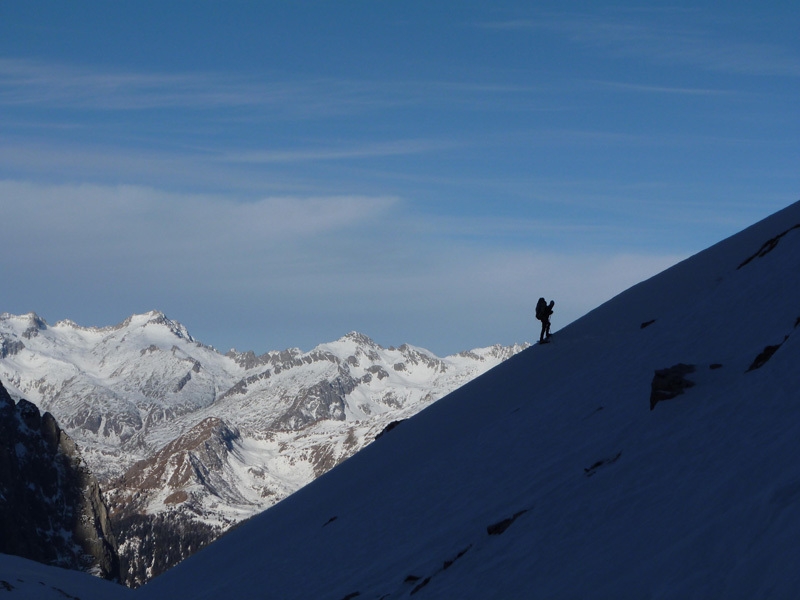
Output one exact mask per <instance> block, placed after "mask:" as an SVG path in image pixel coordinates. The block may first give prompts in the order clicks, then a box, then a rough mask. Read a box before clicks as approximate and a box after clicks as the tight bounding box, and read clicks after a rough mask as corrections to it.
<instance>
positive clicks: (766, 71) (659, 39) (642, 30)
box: [479, 13, 800, 77]
mask: <svg viewBox="0 0 800 600" xmlns="http://www.w3.org/2000/svg"><path fill="white" fill-rule="evenodd" d="M650 16H652V15H650ZM635 17H636V18H634V17H631V16H630V14H628V15H624V16H617V17H613V16H611V15H610V14H609V15H608V16H605V17H603V16H599V15H592V16H584V15H581V14H552V13H550V14H544V15H541V16H539V17H537V18H527V19H509V20H504V21H494V22H485V23H481V24H479V26H480V27H483V28H485V29H490V30H496V31H506V32H507V31H522V32H524V31H548V32H551V33H556V34H558V35H561V36H563V37H565V38H566V39H568V40H569V41H571V42H572V43H575V44H580V45H584V46H589V47H592V48H596V49H600V50H602V51H605V52H607V53H609V54H611V55H615V56H620V57H626V58H645V59H648V60H650V61H652V62H656V63H659V64H675V63H679V64H683V65H690V66H694V67H697V68H701V69H705V70H708V71H718V72H724V73H733V74H747V75H777V76H786V77H798V76H800V56H798V55H797V53H796V48H787V47H784V46H780V45H778V44H776V43H771V42H745V41H736V40H733V39H730V38H729V37H722V36H720V35H719V34H718V33H717V32H715V31H713V30H712V29H711V28H710V27H706V28H702V26H701V25H699V24H696V22H694V21H693V22H692V25H691V26H670V25H667V24H664V22H663V21H660V22H657V23H653V21H652V20H651V21H647V20H645V19H643V18H642V15H641V14H639V15H635Z"/></svg>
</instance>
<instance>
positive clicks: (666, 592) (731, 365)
mask: <svg viewBox="0 0 800 600" xmlns="http://www.w3.org/2000/svg"><path fill="white" fill-rule="evenodd" d="M759 253H761V254H762V255H761V256H759V255H758V254H759ZM748 259H750V260H749V261H748ZM798 273H800V203H798V204H795V205H792V206H790V207H788V208H787V209H785V210H784V211H781V212H780V213H777V214H776V215H774V216H772V217H770V218H768V219H766V220H765V221H763V222H760V223H758V224H756V225H755V226H753V227H751V228H749V229H747V230H745V231H744V232H742V233H741V234H739V235H737V236H734V237H732V238H730V239H728V240H725V241H724V242H721V243H720V244H718V245H716V246H714V247H712V248H710V249H709V250H707V251H705V252H702V253H700V254H699V255H697V256H695V257H693V258H690V259H688V260H687V261H684V262H683V263H681V264H679V265H676V266H675V267H673V268H671V269H669V270H667V271H666V272H664V273H662V274H661V275H658V276H656V277H654V278H652V279H650V280H648V281H646V282H643V283H641V284H639V285H637V286H635V287H633V288H631V289H630V290H628V291H626V292H625V293H623V294H621V295H620V296H618V297H616V298H614V299H612V300H611V301H610V302H608V303H606V304H605V305H603V306H601V307H599V308H598V309H596V310H595V311H593V312H591V313H590V314H588V315H586V316H585V317H584V318H582V319H580V320H579V321H577V322H575V323H573V324H572V325H571V326H569V327H567V328H565V329H564V330H562V331H559V332H557V334H556V336H555V337H554V341H553V343H552V344H549V345H545V346H535V347H532V348H530V349H528V350H526V351H524V352H522V353H520V354H518V355H516V356H515V357H513V358H511V359H509V360H508V361H506V362H504V363H503V364H501V365H499V366H498V367H496V368H494V369H493V370H492V371H490V372H489V373H487V374H485V375H483V376H481V377H479V378H478V379H476V380H474V381H472V382H470V383H469V384H467V385H466V386H464V387H462V388H460V389H458V390H457V391H455V392H453V393H452V394H450V395H449V396H447V397H446V398H444V399H442V400H440V401H439V402H437V403H435V404H433V405H432V406H430V407H429V408H427V409H426V410H424V411H423V412H421V413H420V414H418V415H416V416H415V417H413V418H412V419H410V420H408V421H407V422H405V423H402V424H401V425H400V426H398V427H396V428H395V429H394V430H392V431H390V432H389V433H387V434H386V435H385V436H383V437H382V438H381V439H379V440H377V441H376V442H375V443H374V444H372V445H370V446H368V447H367V448H365V449H364V450H363V451H361V452H360V453H358V454H357V455H356V456H354V457H353V458H351V459H349V460H347V461H346V462H344V463H343V464H341V465H339V466H338V467H337V468H335V469H333V470H332V471H330V472H329V473H327V474H326V475H325V476H323V477H321V478H319V479H317V480H316V481H315V482H313V483H312V484H310V485H308V486H306V487H305V488H303V489H301V490H300V491H298V492H297V493H295V494H294V495H292V496H291V497H289V498H288V499H287V500H285V501H283V502H281V503H279V504H278V505H276V506H275V507H273V508H271V509H270V510H268V511H266V512H265V513H263V514H261V515H259V516H258V517H255V518H254V519H252V520H251V521H250V522H248V523H247V524H245V525H244V526H242V527H239V528H237V529H235V530H233V531H231V532H230V533H228V534H227V535H226V536H225V537H223V538H222V539H221V540H219V541H217V542H215V543H214V544H212V545H211V546H210V547H208V548H207V549H205V550H203V551H201V552H200V553H198V554H196V555H195V556H193V557H192V558H190V559H188V560H187V561H185V562H184V563H182V564H181V565H179V566H178V567H176V568H175V569H173V570H171V571H169V572H168V573H166V574H164V575H162V576H161V577H159V578H157V579H155V580H153V581H152V582H151V583H149V584H148V585H146V586H145V587H143V588H142V589H141V590H139V591H138V592H137V596H139V597H141V598H146V599H148V600H150V599H153V600H157V599H161V598H169V597H172V596H174V595H175V594H180V595H182V596H189V597H192V598H196V599H202V598H219V597H229V598H256V597H257V598H284V599H285V598H315V599H326V598H330V599H332V600H340V599H342V598H356V597H358V598H384V599H388V598H401V597H409V596H411V595H415V596H416V597H419V598H481V599H485V598H524V597H558V598H588V597H592V598H610V597H635V598H763V597H782V598H788V597H797V596H798V594H800V570H798V569H797V565H798V564H800V543H799V542H800V462H799V461H798V460H797V456H798V455H800V402H799V400H800V369H798V364H800V361H798V359H799V358H800V278H799V277H798ZM653 320H654V321H653ZM651 321H652V322H651ZM647 323H649V325H647ZM643 325H644V326H643ZM768 347H773V348H774V347H777V348H774V352H773V353H772V354H771V357H770V358H769V360H767V361H766V362H765V363H763V364H761V365H760V366H758V367H757V368H753V367H754V366H755V365H758V361H756V359H757V358H758V357H759V356H761V357H762V359H763V357H764V356H766V355H765V354H763V352H764V350H765V349H766V348H768ZM768 354H769V353H768ZM678 363H685V364H691V365H694V367H695V372H694V373H692V374H690V375H689V376H688V378H689V379H690V380H692V381H693V383H694V385H693V387H688V388H686V389H685V391H684V393H683V394H682V395H679V396H677V397H675V398H673V399H670V400H665V401H662V402H659V403H658V404H657V405H655V407H654V409H652V410H651V407H650V395H651V382H652V381H653V377H654V372H655V371H656V370H658V369H662V368H667V367H670V366H673V365H676V364H678Z"/></svg>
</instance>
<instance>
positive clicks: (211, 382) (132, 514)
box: [0, 311, 525, 585]
mask: <svg viewBox="0 0 800 600" xmlns="http://www.w3.org/2000/svg"><path fill="white" fill-rule="evenodd" d="M524 347H525V346H524V345H521V346H512V347H501V346H493V347H490V348H483V349H477V350H473V351H469V352H463V353H461V354H458V355H454V356H449V357H446V358H439V357H437V356H434V355H433V354H431V353H430V352H428V351H426V350H423V349H421V348H416V347H413V346H409V345H402V346H400V347H399V348H383V347H381V346H379V345H378V344H376V343H375V342H373V341H372V340H371V339H369V338H368V337H366V336H364V335H362V334H359V333H350V334H348V335H346V336H344V337H343V338H341V339H340V340H337V341H335V342H331V343H327V344H322V345H320V346H317V347H316V348H314V349H313V350H311V351H310V352H302V351H300V350H298V349H289V350H285V351H282V352H277V351H276V352H269V353H267V354H264V355H262V356H256V355H255V354H254V353H252V352H247V353H239V352H236V351H234V350H232V351H230V352H228V353H227V354H225V355H222V354H220V353H219V352H217V351H216V350H215V349H213V348H211V347H208V346H205V345H203V344H201V343H199V342H197V341H196V340H194V339H193V338H192V336H191V335H190V334H189V332H188V331H187V330H186V328H185V327H183V326H182V325H181V324H180V323H177V322H175V321H172V320H170V319H168V318H167V317H166V316H165V315H164V314H162V313H160V312H156V311H154V312H150V313H147V314H142V315H134V316H132V317H130V318H128V319H126V320H125V321H124V322H123V323H120V324H119V325H116V326H113V327H103V328H96V327H91V328H87V327H81V326H79V325H77V324H75V323H73V322H71V321H61V322H58V323H56V324H55V325H48V324H47V323H46V322H45V321H44V320H43V319H42V318H40V317H39V316H37V315H35V314H27V315H21V316H17V315H10V314H7V313H5V314H2V315H0V381H3V382H4V383H5V385H6V387H7V388H8V390H9V392H10V393H11V395H12V396H16V397H17V398H21V397H24V398H26V399H28V400H30V401H32V402H33V403H35V404H36V405H37V406H38V407H39V408H40V409H41V410H43V411H49V412H50V413H52V414H53V415H54V416H55V417H56V419H57V420H58V422H59V423H60V425H61V427H63V428H64V429H65V431H67V432H68V434H69V435H70V436H71V437H72V438H73V439H75V440H76V442H77V443H78V444H79V445H80V447H81V450H82V454H83V456H84V458H85V460H86V461H87V463H88V464H89V466H90V467H91V469H92V470H93V472H94V473H95V474H96V475H97V476H98V478H100V480H101V482H102V483H103V484H104V488H105V490H106V498H107V501H108V503H109V506H110V508H111V512H112V519H113V520H114V522H115V525H116V529H117V530H118V531H119V532H120V534H119V536H118V537H119V539H120V542H121V547H120V554H121V557H122V561H123V571H127V572H129V573H130V575H129V579H128V582H129V583H130V584H132V585H138V584H141V583H143V582H144V581H146V580H147V579H148V578H149V577H151V576H154V575H156V574H158V573H159V572H161V571H163V570H165V569H166V568H168V567H170V566H172V564H174V563H176V562H178V561H179V560H180V559H182V558H184V557H185V556H187V555H188V554H190V553H191V552H192V551H194V550H196V549H197V548H198V547H199V546H202V545H204V544H205V543H207V542H208V541H210V540H211V539H214V538H215V537H216V536H217V535H219V534H220V533H221V532H222V531H224V530H226V529H227V528H228V527H230V526H231V525H232V524H235V523H237V522H239V521H241V520H243V519H245V518H248V517H250V516H252V515H254V514H256V513H258V512H260V511H262V510H264V509H265V508H267V507H269V506H271V505H272V504H274V503H275V502H277V501H279V500H281V499H282V498H284V497H286V496H288V495H289V494H291V493H292V492H294V491H295V490H297V489H299V488H300V487H301V486H303V485H305V484H307V483H308V482H310V481H311V480H313V479H314V478H315V477H317V476H319V475H321V474H322V473H324V472H325V471H327V470H328V469H330V468H331V467H333V466H334V465H336V464H338V463H339V462H341V461H342V460H343V459H345V458H347V457H348V456H350V455H352V454H353V453H354V452H356V451H358V450H359V449H360V448H362V447H364V446H365V445H366V444H368V443H369V442H371V441H372V440H373V439H375V437H376V436H377V435H378V434H379V433H380V432H381V431H383V430H384V429H385V428H386V427H387V426H389V425H390V424H391V423H394V422H397V421H400V420H403V419H405V418H407V417H409V416H411V415H413V414H415V413H416V412H418V411H419V410H421V409H422V408H424V407H425V406H427V405H429V404H430V403H431V402H433V401H435V400H436V399H438V398H440V397H441V396H443V395H445V394H447V393H448V392H450V391H452V390H453V389H455V388H457V387H459V386H461V385H463V384H464V383H465V382H467V381H469V380H470V379H472V378H474V377H475V376H477V375H479V374H481V373H483V372H485V371H486V370H488V369H489V368H491V367H493V366H495V365H497V364H499V363H500V362H501V361H503V360H505V359H507V358H508V357H509V356H512V355H513V354H515V353H516V352H518V351H520V350H521V349H523V348H524ZM166 548H171V549H172V550H171V551H167V550H165V549H166Z"/></svg>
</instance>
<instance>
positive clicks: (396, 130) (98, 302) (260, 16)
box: [0, 0, 800, 355]
mask: <svg viewBox="0 0 800 600" xmlns="http://www.w3.org/2000/svg"><path fill="white" fill-rule="evenodd" d="M642 6H643V5H642V4H641V3H638V2H625V1H622V2H614V3H605V2H491V3H488V2H444V1H443V2H395V3H389V2H377V1H376V2H267V1H265V2H225V3H222V2H192V3H189V2H168V1H160V2H149V1H140V2H80V3H63V2H45V1H36V0H32V1H26V2H9V1H6V0H0V238H2V240H3V246H4V251H3V259H2V261H1V262H0V282H2V283H0V312H11V313H25V312H29V311H35V312H37V313H39V314H40V315H41V316H43V317H44V318H45V319H46V320H47V321H48V322H50V323H54V322H56V321H58V320H60V319H65V318H69V319H72V320H74V321H76V322H78V323H80V324H81V325H86V326H90V325H97V326H102V325H111V324H115V323H118V322H120V321H122V320H123V319H124V318H125V317H127V316H128V315H130V314H132V313H135V312H145V311H147V310H151V309H157V310H161V311H163V312H165V313H166V314H167V315H168V316H169V317H171V318H174V319H176V320H179V321H181V322H182V323H184V324H185V325H186V326H187V327H188V328H189V330H190V332H192V334H193V335H194V336H195V337H196V338H197V339H199V340H201V341H203V342H205V343H208V344H212V345H214V346H215V347H217V348H219V349H220V350H223V351H225V350H227V349H228V348H230V347H236V348H238V349H240V350H246V349H253V350H255V351H256V352H264V351H266V350H271V349H282V348H285V347H290V346H297V347H300V348H303V349H310V348H311V347H312V346H314V345H316V344H317V343H321V342H324V341H329V340H331V339H335V338H338V337H340V336H341V335H344V334H345V333H347V332H349V331H351V330H357V331H361V332H363V333H365V334H367V335H369V336H371V337H373V339H375V340H376V341H377V342H379V343H381V344H383V345H399V344H401V343H404V342H408V343H411V344H415V345H419V346H423V347H426V348H429V349H430V350H432V351H434V352H436V353H437V354H440V355H441V354H447V353H451V352H456V351H460V350H463V349H467V348H472V347H477V346H484V345H489V344H493V343H503V344H508V343H513V342H521V341H526V340H527V341H531V340H533V339H534V338H535V336H536V335H538V332H537V331H536V329H537V328H536V325H537V323H536V322H535V320H534V318H533V307H534V304H535V302H536V299H537V298H538V297H539V296H546V297H547V298H548V299H550V298H554V299H555V300H556V307H555V308H556V312H555V314H554V331H555V330H557V329H558V328H559V327H562V326H564V325H566V324H567V323H568V322H570V321H572V320H574V319H575V318H577V317H579V316H581V315H582V314H584V313H586V312H587V311H589V310H591V309H592V308H593V307H595V306H596V305H598V304H599V303H601V302H602V301H604V300H606V299H608V298H610V297H612V296H613V295H615V294H616V293H618V292H620V291H622V290H623V289H625V288H627V287H629V286H630V285H632V284H634V283H636V282H638V281H640V280H642V279H644V278H646V277H649V276H650V275H653V274H655V273H656V272H658V271H660V270H662V269H663V268H665V267H667V266H669V265H671V264H673V263H674V262H676V261H678V260H680V259H682V258H684V257H687V256H689V255H691V254H693V253H694V252H697V251H699V250H701V249H703V248H705V247H707V246H709V245H711V244H712V243H714V242H716V241H718V240H720V239H723V238H724V237H727V236H728V235H731V234H733V233H735V232H736V231H738V230H740V229H741V228H743V227H745V226H747V225H749V224H750V223H752V222H754V221H756V220H758V219H760V218H762V217H764V216H767V215H768V214H770V213H772V212H774V211H776V210H778V209H780V208H782V207H784V206H786V205H788V204H790V203H792V202H794V201H796V200H798V199H800V169H799V168H798V167H800V150H799V149H798V143H799V142H800V119H798V106H800V38H798V35H797V31H800V11H798V10H797V7H796V5H795V3H793V2H770V3H740V2H730V3H717V2H713V3H712V2H708V3H698V2H671V3H648V4H647V7H646V8H643V7H642Z"/></svg>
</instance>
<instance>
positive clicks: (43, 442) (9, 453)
mask: <svg viewBox="0 0 800 600" xmlns="http://www.w3.org/2000/svg"><path fill="white" fill-rule="evenodd" d="M0 553H3V554H14V555H18V556H22V557H25V558H29V559H32V560H36V561H39V562H43V563H47V564H52V565H57V566H61V567H65V568H71V569H78V570H83V571H89V572H92V573H94V574H96V575H99V576H101V577H104V578H107V579H119V575H120V574H119V560H118V557H117V552H116V542H115V540H114V535H113V534H112V532H111V527H110V525H109V520H108V514H107V511H106V507H105V505H104V504H103V500H102V497H101V492H100V486H99V485H98V483H97V479H95V477H94V476H93V475H92V473H91V472H90V471H89V469H88V468H87V467H86V466H85V465H84V463H83V460H82V459H81V456H80V452H79V451H78V448H77V447H76V445H75V443H74V442H73V441H72V439H71V438H70V437H69V436H68V435H67V434H66V433H64V431H62V429H61V428H60V427H59V426H58V423H57V422H56V420H55V418H54V417H53V416H52V415H51V414H50V413H48V412H45V413H44V414H42V413H40V412H39V409H38V408H36V406H35V405H33V404H32V403H30V402H28V401H27V400H20V401H19V402H17V403H15V402H14V401H13V400H12V399H11V397H10V396H9V395H8V392H7V391H6V389H5V387H4V386H3V384H2V383H0Z"/></svg>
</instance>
